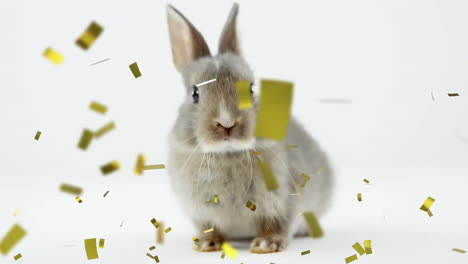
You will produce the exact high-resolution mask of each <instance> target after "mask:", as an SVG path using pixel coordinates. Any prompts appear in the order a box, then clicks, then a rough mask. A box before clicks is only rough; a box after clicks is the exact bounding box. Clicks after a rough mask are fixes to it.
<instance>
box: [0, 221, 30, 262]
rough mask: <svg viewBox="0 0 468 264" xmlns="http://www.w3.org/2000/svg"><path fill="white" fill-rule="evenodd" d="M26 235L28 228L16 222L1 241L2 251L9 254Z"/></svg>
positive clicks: (0, 250)
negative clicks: (25, 228)
mask: <svg viewBox="0 0 468 264" xmlns="http://www.w3.org/2000/svg"><path fill="white" fill-rule="evenodd" d="M24 236H26V230H24V229H23V228H22V227H21V226H20V225H18V224H15V225H13V227H11V228H10V230H9V231H8V233H6V235H5V236H4V237H3V239H2V240H1V241H0V253H2V254H3V255H7V254H8V253H9V252H10V250H11V249H12V248H13V247H14V246H15V245H16V244H18V243H19V242H20V241H21V240H22V239H23V238H24Z"/></svg>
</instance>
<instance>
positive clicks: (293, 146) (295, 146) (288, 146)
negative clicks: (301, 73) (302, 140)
mask: <svg viewBox="0 0 468 264" xmlns="http://www.w3.org/2000/svg"><path fill="white" fill-rule="evenodd" d="M286 148H289V149H291V148H297V145H287V146H286Z"/></svg>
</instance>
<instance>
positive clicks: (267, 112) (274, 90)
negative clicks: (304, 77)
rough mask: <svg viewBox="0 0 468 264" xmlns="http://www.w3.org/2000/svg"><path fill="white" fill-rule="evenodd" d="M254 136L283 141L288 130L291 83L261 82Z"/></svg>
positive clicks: (291, 92) (291, 93)
mask: <svg viewBox="0 0 468 264" xmlns="http://www.w3.org/2000/svg"><path fill="white" fill-rule="evenodd" d="M260 87H261V88H260V89H261V91H260V101H259V109H258V115H257V124H256V127H255V136H256V137H260V138H269V139H274V140H279V141H281V140H283V139H284V138H285V136H286V132H287V130H288V124H289V117H290V114H291V104H292V95H293V83H291V82H283V81H274V80H261V81H260Z"/></svg>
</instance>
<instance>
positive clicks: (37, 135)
mask: <svg viewBox="0 0 468 264" xmlns="http://www.w3.org/2000/svg"><path fill="white" fill-rule="evenodd" d="M41 134H42V132H41V131H37V132H36V135H35V136H34V139H35V140H39V138H40V137H41Z"/></svg>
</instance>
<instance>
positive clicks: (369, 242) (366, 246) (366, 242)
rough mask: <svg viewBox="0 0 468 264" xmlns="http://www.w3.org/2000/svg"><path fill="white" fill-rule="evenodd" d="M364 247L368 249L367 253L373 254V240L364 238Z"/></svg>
mask: <svg viewBox="0 0 468 264" xmlns="http://www.w3.org/2000/svg"><path fill="white" fill-rule="evenodd" d="M364 248H365V249H366V254H367V255H370V254H372V246H371V241H370V240H364Z"/></svg>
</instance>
